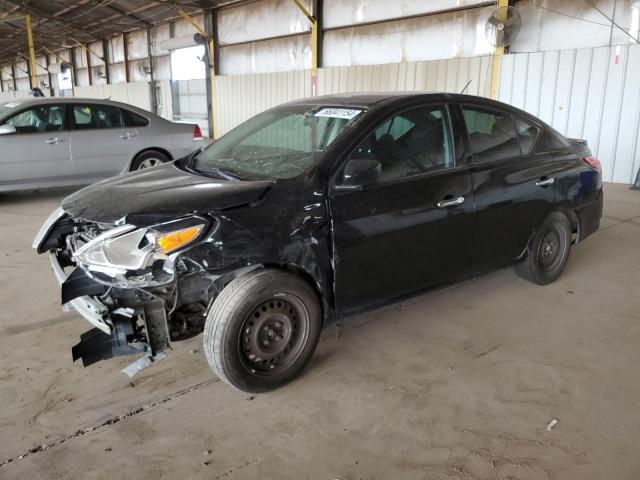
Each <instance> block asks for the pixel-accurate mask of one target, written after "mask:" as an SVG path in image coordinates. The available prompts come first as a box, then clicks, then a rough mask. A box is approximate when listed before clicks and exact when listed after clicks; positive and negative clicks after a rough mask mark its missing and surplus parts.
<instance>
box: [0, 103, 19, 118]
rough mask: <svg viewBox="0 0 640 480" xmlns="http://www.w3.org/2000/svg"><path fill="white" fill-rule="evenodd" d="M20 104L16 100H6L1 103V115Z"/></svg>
mask: <svg viewBox="0 0 640 480" xmlns="http://www.w3.org/2000/svg"><path fill="white" fill-rule="evenodd" d="M17 106H18V104H17V103H15V102H4V103H0V117H2V116H3V115H4V114H5V113H7V112H10V111H11V110H13V109H14V108H16V107H17Z"/></svg>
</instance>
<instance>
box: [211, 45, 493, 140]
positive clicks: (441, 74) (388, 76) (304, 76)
mask: <svg viewBox="0 0 640 480" xmlns="http://www.w3.org/2000/svg"><path fill="white" fill-rule="evenodd" d="M469 80H471V84H470V85H469V88H468V89H467V92H468V93H470V94H472V95H482V96H488V95H489V94H490V90H491V81H490V80H491V58H490V57H475V58H456V59H453V60H439V61H432V62H405V63H396V64H388V65H364V66H354V67H332V68H322V69H319V71H318V93H319V94H320V95H327V94H332V93H343V92H367V91H416V90H424V91H446V92H460V91H461V90H462V89H463V88H464V87H465V85H466V84H467V82H469ZM310 85H311V78H310V72H309V71H308V70H296V71H289V72H281V73H265V74H257V75H231V76H220V77H217V84H216V88H217V99H218V109H217V111H218V122H219V123H218V128H219V132H220V134H224V133H226V132H228V131H229V130H231V129H232V128H233V127H235V126H236V125H239V124H240V123H242V122H243V121H245V120H246V119H248V118H250V117H252V116H253V115H255V114H257V113H260V112H262V111H264V110H267V109H268V108H271V107H273V106H275V105H278V104H280V103H284V102H288V101H291V100H295V99H298V98H304V97H308V96H310V95H311V86H310Z"/></svg>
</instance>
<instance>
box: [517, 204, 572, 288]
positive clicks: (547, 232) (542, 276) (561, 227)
mask: <svg viewBox="0 0 640 480" xmlns="http://www.w3.org/2000/svg"><path fill="white" fill-rule="evenodd" d="M570 252H571V224H570V223H569V219H568V218H567V217H566V215H564V214H563V213H561V212H554V213H552V214H551V215H549V216H548V217H547V218H546V219H545V220H544V222H542V225H541V226H540V228H539V229H538V231H537V232H536V234H535V236H534V238H533V241H532V242H531V245H530V246H529V249H528V253H527V256H526V258H525V259H524V261H523V262H522V263H520V264H518V265H516V267H515V268H516V272H517V273H518V275H519V276H520V277H521V278H523V279H525V280H527V281H529V282H532V283H535V284H538V285H548V284H549V283H552V282H554V281H556V280H557V279H558V277H559V276H560V275H561V274H562V272H563V271H564V268H565V266H566V265H567V261H568V260H569V254H570Z"/></svg>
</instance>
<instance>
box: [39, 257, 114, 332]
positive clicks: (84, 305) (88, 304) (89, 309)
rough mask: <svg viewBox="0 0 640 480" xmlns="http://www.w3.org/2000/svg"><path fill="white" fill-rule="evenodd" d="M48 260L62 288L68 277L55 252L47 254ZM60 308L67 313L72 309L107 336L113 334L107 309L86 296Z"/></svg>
mask: <svg viewBox="0 0 640 480" xmlns="http://www.w3.org/2000/svg"><path fill="white" fill-rule="evenodd" d="M49 258H50V260H51V268H52V269H53V273H54V275H55V276H56V279H57V280H58V283H60V285H61V286H62V284H63V283H64V282H65V281H66V280H67V278H68V277H67V275H66V273H65V272H64V269H63V268H62V266H61V265H60V261H59V260H58V255H57V254H56V252H54V251H51V252H49ZM62 308H64V309H65V311H69V310H70V309H72V308H73V309H74V310H75V311H76V312H78V313H79V314H80V315H82V317H84V319H85V320H87V321H88V322H89V323H90V324H91V325H93V326H94V327H96V328H97V329H99V330H101V331H103V332H104V333H106V334H107V335H111V333H112V332H113V326H112V325H113V323H112V322H111V319H110V317H109V309H108V308H107V307H106V306H105V305H103V304H102V303H101V302H99V301H98V300H96V299H94V298H92V297H90V296H88V295H84V296H81V297H77V298H74V299H73V300H70V301H69V302H67V303H65V304H64V305H63V306H62Z"/></svg>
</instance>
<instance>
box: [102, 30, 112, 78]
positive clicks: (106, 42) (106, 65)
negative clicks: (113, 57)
mask: <svg viewBox="0 0 640 480" xmlns="http://www.w3.org/2000/svg"><path fill="white" fill-rule="evenodd" d="M102 54H103V55H104V56H103V57H102V61H103V62H104V76H105V80H106V81H107V85H109V84H110V83H111V64H110V61H109V40H107V39H106V38H105V39H103V40H102Z"/></svg>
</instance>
